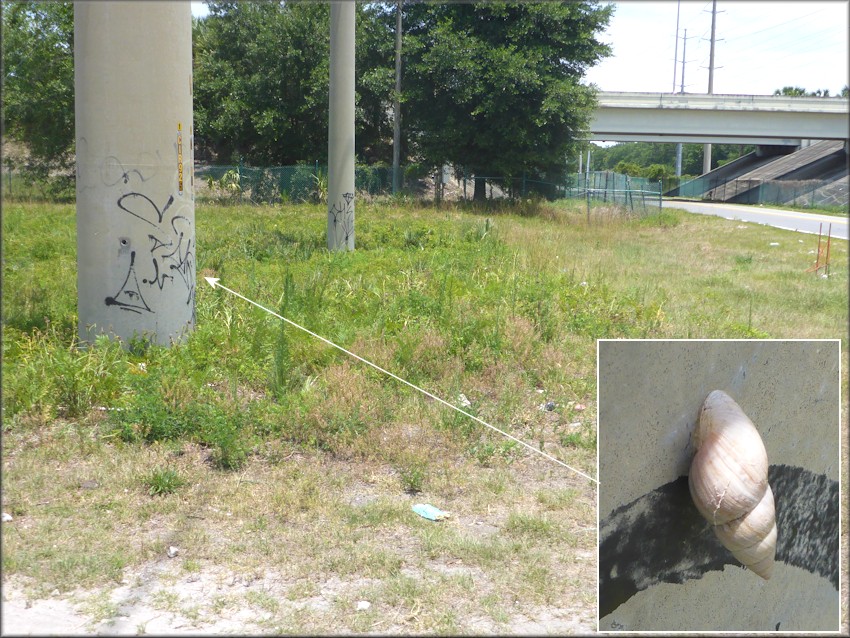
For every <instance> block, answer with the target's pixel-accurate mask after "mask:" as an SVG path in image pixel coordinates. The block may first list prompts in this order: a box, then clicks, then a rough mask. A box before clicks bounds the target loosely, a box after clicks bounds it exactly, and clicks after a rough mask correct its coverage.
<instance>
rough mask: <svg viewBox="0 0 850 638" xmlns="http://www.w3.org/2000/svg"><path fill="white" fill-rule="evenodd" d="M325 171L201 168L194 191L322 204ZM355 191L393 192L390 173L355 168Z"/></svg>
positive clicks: (216, 196) (223, 196)
mask: <svg viewBox="0 0 850 638" xmlns="http://www.w3.org/2000/svg"><path fill="white" fill-rule="evenodd" d="M327 175H328V170H327V167H326V166H324V165H321V164H319V163H318V162H315V163H313V164H298V165H295V166H271V167H263V168H257V167H250V166H241V165H238V166H200V167H196V168H195V190H196V192H197V194H198V195H199V196H200V197H207V198H211V199H216V200H220V201H221V200H234V201H242V202H246V201H247V202H253V203H256V204H261V203H262V204H277V203H281V202H311V201H322V200H323V199H324V198H325V197H326V196H327V183H328V182H327ZM354 187H355V189H357V191H358V192H360V193H368V194H370V195H378V194H381V193H391V192H392V169H390V168H386V167H372V166H358V167H357V168H356V169H355V171H354Z"/></svg>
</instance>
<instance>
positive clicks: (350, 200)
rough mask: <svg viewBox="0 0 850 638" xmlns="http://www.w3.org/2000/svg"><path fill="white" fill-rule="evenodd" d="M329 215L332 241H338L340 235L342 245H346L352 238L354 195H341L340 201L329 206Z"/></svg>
mask: <svg viewBox="0 0 850 638" xmlns="http://www.w3.org/2000/svg"><path fill="white" fill-rule="evenodd" d="M330 214H331V221H332V223H333V232H334V239H337V240H338V239H339V237H340V234H341V235H342V238H343V243H344V244H345V245H348V242H349V240H350V239H353V238H354V193H343V194H342V201H340V202H337V203H336V204H334V205H333V206H331V210H330Z"/></svg>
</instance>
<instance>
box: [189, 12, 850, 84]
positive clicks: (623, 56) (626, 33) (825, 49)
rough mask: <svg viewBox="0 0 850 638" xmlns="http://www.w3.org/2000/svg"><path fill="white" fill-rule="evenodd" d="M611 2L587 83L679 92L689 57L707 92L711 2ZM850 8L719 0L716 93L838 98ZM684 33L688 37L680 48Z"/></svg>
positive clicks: (690, 76) (689, 77)
mask: <svg viewBox="0 0 850 638" xmlns="http://www.w3.org/2000/svg"><path fill="white" fill-rule="evenodd" d="M602 4H608V3H607V2H602ZM611 4H614V15H613V17H612V18H611V21H610V23H609V26H608V29H607V30H606V31H605V33H604V34H602V35H601V36H600V39H601V40H602V41H603V42H605V43H606V44H610V45H611V46H612V48H613V54H612V56H611V57H609V58H606V59H605V60H603V61H602V62H601V63H600V64H598V65H596V66H595V67H592V68H591V69H590V70H589V71H588V72H587V74H586V76H585V81H586V82H589V83H593V84H596V85H597V86H598V87H599V88H600V89H601V90H603V91H645V92H653V93H657V92H670V91H673V88H674V84H673V73H674V61H677V62H676V64H675V75H676V83H675V91H676V92H679V90H680V89H681V80H682V58H683V57H684V58H685V66H684V74H685V86H684V91H685V93H706V92H707V91H708V65H709V56H710V46H711V45H710V40H711V5H712V0H683V1H682V2H681V3H678V2H677V1H676V0H661V1H655V2H650V1H647V0H629V1H628V2H615V3H611ZM679 5H680V6H681V9H680V12H679V40H678V51H677V50H676V42H677V39H676V13H677V6H679ZM848 8H850V1H848V0H828V1H826V2H812V1H806V0H803V1H779V2H776V1H773V2H765V1H763V0H761V1H758V2H741V1H739V0H718V2H717V19H716V26H715V34H716V35H715V37H716V42H715V52H714V66H715V71H714V93H729V94H744V95H772V94H773V92H774V91H775V90H776V89H781V88H782V87H785V86H797V87H801V88H804V89H806V90H808V91H814V90H816V89H827V90H829V92H830V94H831V95H835V94H838V93H839V92H840V91H841V89H842V88H843V87H844V86H845V85H847V84H848V83H850V79H848V57H849V56H848V34H850V12H848ZM206 13H207V9H206V6H205V5H204V4H203V3H202V2H192V14H193V15H196V16H202V15H205V14H206ZM685 29H687V31H688V32H687V37H688V39H687V43H686V44H683V38H684V36H685V33H684V31H685ZM683 50H684V51H683ZM683 52H684V56H683Z"/></svg>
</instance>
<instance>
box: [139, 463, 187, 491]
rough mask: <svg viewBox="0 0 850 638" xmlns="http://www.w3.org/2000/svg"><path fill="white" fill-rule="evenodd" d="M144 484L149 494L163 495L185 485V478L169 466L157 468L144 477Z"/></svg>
mask: <svg viewBox="0 0 850 638" xmlns="http://www.w3.org/2000/svg"><path fill="white" fill-rule="evenodd" d="M144 484H145V485H146V486H147V488H148V493H149V494H150V495H151V496H164V495H166V494H173V493H174V492H176V491H177V490H179V489H180V488H181V487H183V486H184V485H186V480H185V479H184V478H183V477H181V476H180V475H179V474H178V473H177V472H175V471H174V470H172V469H170V468H157V469H155V470H154V471H153V472H151V473H150V474H149V475H148V476H147V477H145V480H144Z"/></svg>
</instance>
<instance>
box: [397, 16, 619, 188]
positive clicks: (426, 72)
mask: <svg viewBox="0 0 850 638" xmlns="http://www.w3.org/2000/svg"><path fill="white" fill-rule="evenodd" d="M611 11H612V8H611V6H610V5H609V6H606V7H600V6H599V5H598V4H596V3H594V2H559V3H527V4H521V3H496V2H487V3H483V2H482V3H474V4H461V3H441V4H434V3H409V4H406V5H405V7H404V24H405V40H404V53H403V55H404V66H405V75H404V78H405V79H404V82H403V92H404V108H403V114H404V115H403V117H404V118H405V120H404V121H405V127H404V128H405V130H406V133H407V134H408V136H409V141H410V146H411V152H412V153H413V154H415V155H417V156H418V157H419V158H421V160H422V161H423V162H424V163H426V164H428V165H430V166H434V167H436V166H440V165H442V164H444V163H451V164H455V165H457V166H462V167H464V168H465V169H466V170H467V171H468V172H471V173H473V174H474V175H476V176H478V177H479V179H476V182H475V198H476V199H483V198H484V196H485V184H484V181H483V180H482V179H480V176H494V175H497V176H519V175H521V174H522V173H523V172H526V173H528V174H530V175H532V176H544V175H547V174H549V173H552V172H560V171H562V170H563V167H564V165H565V162H566V158H567V156H568V155H573V154H574V152H575V151H576V149H577V148H578V146H577V144H578V140H580V139H581V138H582V136H583V133H584V132H585V131H586V130H587V128H588V124H589V119H590V117H591V115H592V111H593V109H594V107H595V105H596V100H595V94H594V90H593V89H592V88H591V87H588V86H586V85H583V84H581V79H582V75H583V73H584V72H585V70H586V69H587V68H588V67H590V66H592V65H593V64H595V63H597V62H598V61H599V60H601V59H602V58H603V57H604V56H606V55H608V54H609V53H610V50H609V48H608V46H606V45H604V44H602V43H600V42H599V41H598V40H597V39H596V36H597V34H598V32H600V31H601V30H602V29H603V28H604V27H605V25H606V24H607V23H608V20H609V18H610V15H611Z"/></svg>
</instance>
